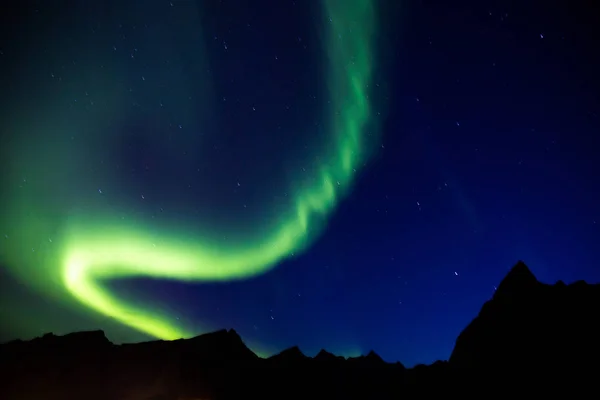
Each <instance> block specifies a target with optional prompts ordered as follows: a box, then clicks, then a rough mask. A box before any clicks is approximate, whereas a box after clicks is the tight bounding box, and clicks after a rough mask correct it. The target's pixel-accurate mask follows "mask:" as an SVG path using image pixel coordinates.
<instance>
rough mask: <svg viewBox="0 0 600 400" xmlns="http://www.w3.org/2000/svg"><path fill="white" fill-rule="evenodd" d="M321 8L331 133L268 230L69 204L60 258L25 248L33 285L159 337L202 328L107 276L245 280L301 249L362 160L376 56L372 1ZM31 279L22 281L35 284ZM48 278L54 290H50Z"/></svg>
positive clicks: (25, 202) (25, 219)
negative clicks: (138, 300)
mask: <svg viewBox="0 0 600 400" xmlns="http://www.w3.org/2000/svg"><path fill="white" fill-rule="evenodd" d="M324 15H325V17H326V18H324V21H325V26H326V29H327V36H326V41H327V44H326V46H325V49H324V50H325V53H326V60H327V62H326V71H327V74H328V75H327V76H328V80H329V82H330V86H329V94H330V100H331V103H330V104H331V110H330V112H331V119H330V129H331V133H330V135H331V136H330V139H331V140H330V142H329V143H330V145H329V146H327V147H328V148H327V149H325V154H326V157H324V158H323V159H324V160H326V163H325V164H324V165H322V166H320V172H319V173H318V176H315V177H314V178H313V180H312V184H311V185H308V186H305V187H297V188H294V190H292V193H294V194H295V196H294V199H295V201H294V206H293V208H292V209H291V210H289V211H288V212H287V213H285V214H284V215H281V216H280V219H279V220H278V223H277V224H275V228H274V229H272V230H271V231H270V232H267V233H266V234H265V233H263V232H262V231H259V232H260V235H259V236H260V239H258V240H257V239H255V240H254V241H252V240H249V241H248V242H246V243H243V244H241V245H240V244H239V243H236V244H235V245H233V244H231V243H229V244H228V243H219V242H218V241H215V240H214V239H211V238H206V237H201V236H200V235H199V234H192V233H190V234H189V235H188V236H187V239H186V240H183V238H184V235H183V234H182V233H181V232H180V231H179V230H178V229H173V232H164V231H161V232H159V233H153V230H152V227H151V226H147V225H145V224H144V223H142V222H141V221H127V222H126V223H125V222H124V221H121V220H115V219H112V220H111V219H108V218H100V217H99V215H94V217H90V216H87V218H82V217H81V214H84V215H85V214H86V212H85V211H80V212H74V213H73V215H72V216H71V217H70V218H69V219H68V221H67V223H66V233H57V234H56V236H57V237H58V236H60V237H61V239H62V240H61V242H60V246H61V248H62V253H61V255H60V256H59V257H56V259H54V258H52V257H50V258H45V259H43V260H40V259H35V261H34V256H28V258H29V262H30V264H32V263H35V262H37V263H40V264H43V265H44V266H45V268H47V269H49V271H46V275H45V276H44V278H42V277H41V274H40V275H39V276H38V282H37V285H38V286H39V288H42V286H44V288H43V290H44V291H45V292H46V294H54V295H55V297H57V298H62V297H63V294H62V293H61V290H62V289H57V288H56V286H59V287H60V288H66V289H67V290H68V293H69V294H70V296H72V297H75V298H76V299H77V300H78V301H79V302H80V303H82V304H84V305H86V306H87V307H89V308H90V309H93V310H94V311H96V312H98V313H100V314H103V315H105V316H108V317H110V318H113V319H115V320H118V321H120V322H121V323H123V324H125V325H127V326H129V327H132V328H134V329H136V330H139V331H141V332H144V333H146V334H149V335H151V336H154V337H157V338H162V339H177V338H180V337H189V336H191V335H193V334H197V333H198V332H197V331H191V330H187V329H186V328H185V327H183V326H180V325H179V324H177V323H176V322H175V321H174V320H172V319H170V318H169V317H168V316H167V315H162V313H160V312H158V311H156V310H152V309H149V308H148V307H147V306H146V307H144V306H141V305H136V304H131V303H130V302H126V301H124V300H122V299H119V298H117V297H116V296H115V295H114V294H113V293H111V292H110V291H109V289H108V288H107V286H106V285H104V284H103V282H105V281H108V280H113V279H123V278H136V277H151V278H157V279H170V280H178V281H206V282H208V281H211V282H212V281H229V280H234V279H244V278H249V277H252V276H256V275H260V274H263V273H265V272H267V271H268V270H270V269H271V268H273V267H275V266H276V265H277V263H279V262H280V261H282V260H283V259H285V258H286V257H289V256H290V255H291V254H293V253H298V252H299V251H301V250H303V249H305V248H306V246H308V245H309V244H310V243H311V241H312V240H314V239H315V238H316V237H317V235H318V233H319V231H320V229H321V228H322V226H323V225H324V223H325V221H326V218H327V216H328V215H329V214H330V213H331V212H332V210H333V209H334V208H335V206H336V204H337V203H338V202H339V200H340V198H341V197H342V196H343V195H344V193H345V192H346V191H347V190H348V189H349V187H350V185H351V183H352V179H353V177H354V174H355V172H356V170H357V168H359V167H360V166H361V165H362V164H363V163H364V162H365V159H366V157H367V155H368V146H367V145H368V142H367V139H366V137H367V132H366V130H367V128H368V127H369V125H370V122H371V120H370V117H371V109H370V104H369V96H368V88H369V85H370V84H371V78H372V60H373V58H374V55H373V45H372V39H373V38H372V35H373V28H374V23H375V21H374V10H373V9H372V2H371V1H369V0H354V1H339V0H324ZM82 161H83V160H79V162H82ZM64 162H67V161H64ZM56 179H59V178H56ZM40 187H43V185H41V186H40ZM14 197H15V198H16V197H18V196H17V195H15V196H14ZM31 198H32V195H29V197H28V198H27V199H26V198H25V197H24V196H21V198H20V204H19V205H18V206H14V207H13V208H12V209H13V210H17V212H16V213H15V214H14V215H19V216H20V217H21V219H20V221H18V222H17V223H20V224H24V225H25V226H27V230H28V231H31V230H36V229H37V228H39V230H40V231H43V232H46V233H48V234H49V235H51V233H49V232H52V228H51V227H49V226H48V223H47V221H45V220H44V218H42V217H41V216H40V215H37V214H36V211H32V209H30V208H28V207H30V204H32V203H35V201H36V200H32V199H31ZM31 207H33V209H35V208H36V207H35V206H33V205H31ZM48 207H50V206H48ZM37 208H39V206H37ZM40 214H41V211H40ZM88 214H89V213H88ZM12 218H15V217H14V216H13V217H12ZM23 235H25V234H23ZM204 236H206V235H204ZM4 246H6V245H4ZM40 246H42V244H40ZM4 249H6V247H3V252H4ZM17 251H26V250H25V249H19V250H17V249H14V248H12V249H10V251H9V250H6V254H8V253H13V254H14V253H15V252H17ZM6 254H3V255H2V256H3V258H6V259H7V260H8V264H9V265H13V264H14V263H15V260H17V261H21V260H22V259H23V258H24V256H21V257H17V256H14V257H10V255H9V256H6ZM56 265H60V275H59V276H60V280H61V282H52V283H50V282H49V281H48V280H52V279H55V277H56V275H55V274H54V272H55V271H56ZM29 272H31V270H29ZM17 274H21V275H25V274H27V272H23V271H20V272H19V271H17ZM29 278H30V277H27V279H26V280H28V281H29V282H30V283H32V282H31V280H29ZM49 284H50V285H54V286H55V287H54V289H51V290H48V289H47V285H49Z"/></svg>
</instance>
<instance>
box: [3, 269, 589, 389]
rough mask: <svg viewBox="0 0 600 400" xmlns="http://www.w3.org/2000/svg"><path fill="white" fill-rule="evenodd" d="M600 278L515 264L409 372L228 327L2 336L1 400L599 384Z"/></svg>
mask: <svg viewBox="0 0 600 400" xmlns="http://www.w3.org/2000/svg"><path fill="white" fill-rule="evenodd" d="M599 311H600V285H592V284H587V283H585V282H582V281H579V282H575V283H573V284H570V285H566V284H564V283H563V282H558V283H556V284H554V285H548V284H544V283H541V282H539V281H538V280H537V279H536V277H535V275H533V273H532V272H531V271H530V270H529V268H528V267H527V266H526V265H525V263H523V262H521V261H519V262H518V263H517V264H516V265H515V266H514V267H513V268H512V269H511V270H510V272H509V273H508V274H507V275H506V277H505V278H504V279H503V280H502V282H501V283H500V284H499V285H498V288H497V290H496V292H495V293H494V295H493V297H492V298H491V299H490V300H489V301H487V302H486V303H485V304H484V305H483V307H482V308H481V310H480V312H479V314H478V315H477V316H476V317H475V318H474V319H473V321H472V322H471V323H470V324H469V325H468V326H467V327H466V328H465V329H464V330H463V331H462V332H461V334H460V335H459V336H458V338H457V340H456V345H455V347H454V350H453V351H452V354H451V356H450V358H449V360H448V361H437V362H435V363H433V364H432V365H418V366H416V367H414V368H410V369H406V368H405V367H404V366H403V365H402V364H401V363H400V362H397V363H387V362H385V361H384V360H382V359H381V357H379V355H377V354H376V353H375V352H373V351H371V352H369V353H368V354H367V355H366V356H360V357H353V358H344V357H340V356H336V355H334V354H332V353H329V352H327V351H326V350H324V349H323V350H321V351H320V352H319V353H318V354H317V355H316V356H315V357H308V356H306V355H304V354H303V353H302V351H301V350H300V349H299V348H298V347H296V346H294V347H291V348H289V349H287V350H284V351H282V352H281V353H279V354H276V355H274V356H272V357H270V358H267V359H263V358H260V357H258V356H256V355H255V354H254V353H253V352H252V351H251V350H250V349H249V348H248V347H247V346H246V345H245V344H244V341H243V340H242V338H241V337H240V335H238V334H237V332H236V331H235V330H233V329H230V330H225V329H223V330H220V331H216V332H212V333H208V334H204V335H200V336H197V337H193V338H190V339H180V340H174V341H160V340H158V341H150V342H143V343H136V344H122V345H115V344H113V343H111V342H110V341H109V340H108V339H107V338H106V336H105V335H104V332H102V331H90V332H76V333H71V334H68V335H64V336H56V335H53V334H46V335H44V336H42V337H39V338H35V339H33V340H30V341H21V340H15V341H12V342H8V343H4V344H2V345H0V379H1V380H0V398H2V399H6V400H9V399H19V400H20V399H44V400H46V399H57V400H58V399H60V400H69V399H73V400H75V399H83V398H85V399H86V400H89V399H98V400H100V399H103V400H106V399H111V400H112V399H115V400H117V399H123V400H150V399H153V400H158V399H162V400H183V399H188V400H191V399H246V398H249V397H253V398H262V399H306V398H318V399H330V398H331V399H337V398H340V399H358V398H360V399H364V398H373V399H388V398H389V399H391V398H400V397H402V396H404V398H412V397H422V396H424V395H436V394H444V395H448V394H459V395H461V394H462V395H465V394H467V393H472V394H477V395H479V396H482V395H487V394H488V393H487V392H483V389H485V388H496V389H495V390H501V389H502V390H505V389H508V388H510V389H511V390H517V389H521V388H523V387H529V388H539V387H544V386H548V384H549V383H552V384H553V385H554V386H557V385H571V386H572V387H578V388H583V387H585V386H589V387H592V388H595V387H597V383H596V378H595V376H596V375H595V373H596V372H598V367H597V365H598V359H599V356H600V345H599V338H600V313H599Z"/></svg>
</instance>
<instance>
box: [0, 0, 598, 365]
mask: <svg viewBox="0 0 600 400" xmlns="http://www.w3.org/2000/svg"><path fill="white" fill-rule="evenodd" d="M18 3H19V4H10V7H12V8H10V9H9V8H6V7H8V6H9V5H5V6H2V7H4V8H3V9H1V10H0V15H2V17H1V18H2V21H1V22H2V23H1V24H0V26H1V28H0V29H1V30H0V72H1V73H0V94H1V95H0V135H1V141H0V167H1V171H2V174H1V175H0V188H1V189H0V233H1V235H2V237H1V238H0V263H1V267H2V268H1V270H0V272H1V274H0V279H1V281H2V283H1V284H0V319H1V322H2V324H1V332H0V339H2V340H8V339H13V338H31V337H34V336H39V335H41V334H43V333H46V332H50V331H52V332H55V333H57V334H64V333H67V332H70V331H74V330H85V329H103V330H105V332H106V333H107V336H108V337H109V339H111V340H113V341H115V342H123V341H140V340H149V339H152V338H163V339H175V338H179V337H182V336H183V337H190V336H194V335H197V334H200V333H204V332H208V331H211V330H216V329H221V328H234V329H236V331H238V333H240V335H241V336H242V337H243V338H244V340H245V341H246V342H247V344H248V345H249V346H250V347H251V348H252V349H253V350H255V351H256V352H257V353H258V354H260V355H263V356H266V355H270V354H273V353H275V352H278V351H281V350H282V349H284V348H286V347H289V346H292V345H299V346H300V348H301V349H302V350H303V351H304V352H305V353H306V354H308V355H314V354H316V353H317V352H318V351H319V349H321V348H326V349H328V350H330V351H332V352H335V353H338V354H341V355H346V356H355V355H358V354H361V353H362V354H366V353H367V352H368V351H369V350H371V349H374V350H375V351H376V352H377V353H379V354H380V355H381V356H382V357H383V358H384V359H385V360H387V361H397V360H399V361H401V362H402V363H404V364H405V365H407V366H412V365H415V364H417V363H431V362H433V361H434V360H436V359H447V358H448V356H449V355H450V352H451V350H452V348H453V345H454V340H455V339H456V337H457V335H458V334H459V333H460V331H461V330H462V329H463V328H464V327H465V326H466V325H467V324H468V323H469V322H470V321H471V319H472V318H473V317H474V316H475V315H476V314H477V312H478V311H479V309H480V307H481V306H482V304H483V302H484V301H486V300H487V299H489V298H490V297H491V296H492V295H493V292H494V290H495V285H498V284H499V282H500V280H501V279H502V278H503V277H504V275H505V274H506V273H507V271H508V270H509V269H510V267H511V266H512V265H514V264H515V262H516V261H517V260H519V259H521V260H524V261H525V262H526V263H527V264H528V265H529V267H530V269H531V270H532V272H533V273H534V274H535V275H536V276H537V277H538V279H539V280H541V281H544V282H549V283H552V282H555V281H557V280H563V281H565V282H572V281H575V280H579V279H584V280H586V281H589V282H598V281H600V245H599V244H600V211H599V209H598V203H599V202H600V187H599V184H600V179H599V175H598V171H600V157H598V151H599V149H600V138H599V134H600V115H599V114H600V95H599V93H600V79H599V78H598V71H599V70H600V59H599V58H600V56H599V55H598V54H599V53H598V50H597V49H598V47H597V43H599V41H598V39H599V38H598V36H599V35H598V28H597V27H595V26H594V21H595V17H594V13H593V12H591V10H586V9H585V8H584V7H583V5H582V3H578V2H569V3H568V4H567V2H566V1H565V2H563V3H559V2H550V3H549V2H533V1H524V2H502V1H469V2H467V1H452V2H449V1H441V0H440V1H425V0H423V1H400V0H398V1H368V0H319V1H317V0H314V1H312V0H311V1H300V0H296V1H290V0H282V1H270V0H260V1H241V0H238V1H233V0H229V1H228V0H222V1H216V0H202V1H184V0H172V1H169V0H160V1H159V0H144V1H142V0H127V1H115V0H103V1H90V0H69V1H66V0H64V1H39V2H32V1H29V0H28V1H24V2H18Z"/></svg>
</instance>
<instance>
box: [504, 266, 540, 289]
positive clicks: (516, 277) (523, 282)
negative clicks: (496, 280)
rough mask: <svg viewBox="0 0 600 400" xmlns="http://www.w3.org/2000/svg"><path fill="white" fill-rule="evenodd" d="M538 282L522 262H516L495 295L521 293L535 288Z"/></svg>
mask: <svg viewBox="0 0 600 400" xmlns="http://www.w3.org/2000/svg"><path fill="white" fill-rule="evenodd" d="M538 283H539V282H538V280H537V278H536V277H535V275H533V273H532V272H531V271H530V270H529V268H528V267H527V265H525V263H524V262H523V261H520V260H519V262H517V263H516V264H515V266H514V267H512V269H511V270H510V272H509V273H508V274H507V275H506V276H505V277H504V279H502V282H500V285H499V286H498V290H497V291H496V294H499V293H501V294H504V293H522V292H524V291H527V290H529V289H530V288H532V287H535V286H536V285H537V284H538Z"/></svg>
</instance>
